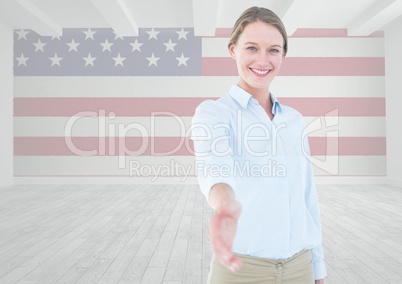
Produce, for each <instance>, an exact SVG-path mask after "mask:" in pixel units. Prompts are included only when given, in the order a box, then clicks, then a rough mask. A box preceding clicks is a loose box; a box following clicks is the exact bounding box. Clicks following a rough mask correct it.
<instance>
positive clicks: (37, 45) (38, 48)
mask: <svg viewBox="0 0 402 284" xmlns="http://www.w3.org/2000/svg"><path fill="white" fill-rule="evenodd" d="M46 44H47V43H43V42H41V41H40V39H38V42H37V43H33V45H34V46H35V52H37V51H38V50H40V51H42V52H44V50H43V47H44V46H45V45H46Z"/></svg>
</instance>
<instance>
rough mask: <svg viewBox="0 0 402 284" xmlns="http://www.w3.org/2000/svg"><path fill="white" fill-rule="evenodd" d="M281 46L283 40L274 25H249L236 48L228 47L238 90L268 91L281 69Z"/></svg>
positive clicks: (260, 23) (262, 23)
mask: <svg viewBox="0 0 402 284" xmlns="http://www.w3.org/2000/svg"><path fill="white" fill-rule="evenodd" d="M283 44H284V42H283V37H282V35H281V33H280V32H279V31H278V30H277V29H276V28H275V27H274V26H271V25H268V24H266V23H264V22H261V21H256V22H254V23H251V24H248V25H247V26H246V27H245V29H244V30H243V33H242V34H241V35H240V36H239V38H238V40H237V43H236V45H231V46H230V48H229V51H230V54H231V56H232V58H233V59H235V60H236V64H237V70H238V72H239V76H240V82H239V87H241V88H242V89H244V90H246V91H247V92H249V93H251V94H253V93H258V92H259V91H267V90H268V87H269V84H270V83H271V82H272V80H273V79H274V78H275V76H276V74H278V72H279V69H280V67H281V64H282V59H283V57H284V53H283Z"/></svg>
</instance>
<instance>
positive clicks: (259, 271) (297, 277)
mask: <svg viewBox="0 0 402 284" xmlns="http://www.w3.org/2000/svg"><path fill="white" fill-rule="evenodd" d="M236 256H238V257H239V258H240V259H241V261H242V263H243V265H242V267H241V268H240V270H239V271H238V272H235V273H233V272H231V271H230V270H229V269H227V268H225V267H224V266H222V265H221V264H220V263H219V262H218V261H217V260H216V259H215V257H212V261H211V266H210V271H209V275H208V284H232V283H250V284H251V283H253V284H312V283H314V273H313V264H312V258H311V251H310V250H305V251H302V252H300V253H298V254H296V255H295V256H293V257H291V258H289V259H286V260H271V259H266V258H259V257H252V256H247V255H241V254H236Z"/></svg>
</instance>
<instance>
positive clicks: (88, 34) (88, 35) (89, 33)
mask: <svg viewBox="0 0 402 284" xmlns="http://www.w3.org/2000/svg"><path fill="white" fill-rule="evenodd" d="M83 33H84V34H85V40H87V39H89V38H90V39H94V34H95V33H96V32H95V31H92V30H91V28H89V29H88V30H87V31H83Z"/></svg>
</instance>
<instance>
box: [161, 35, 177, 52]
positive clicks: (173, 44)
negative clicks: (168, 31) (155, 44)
mask: <svg viewBox="0 0 402 284" xmlns="http://www.w3.org/2000/svg"><path fill="white" fill-rule="evenodd" d="M164 45H165V46H166V52H168V51H169V50H171V51H173V52H174V47H175V46H176V45H177V43H173V42H172V39H170V38H169V42H167V43H164Z"/></svg>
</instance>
